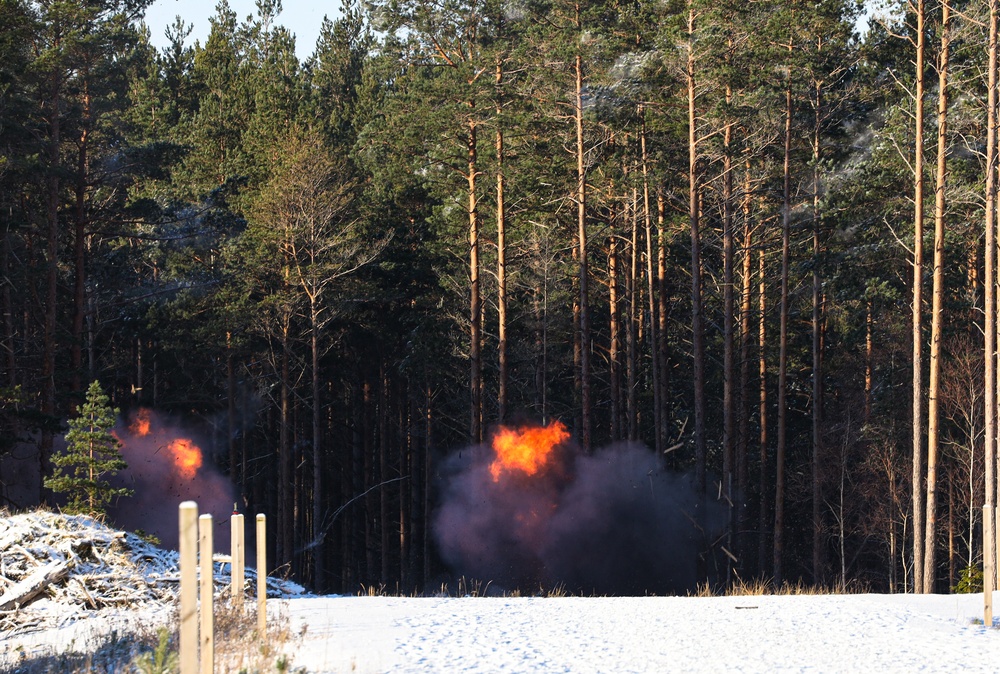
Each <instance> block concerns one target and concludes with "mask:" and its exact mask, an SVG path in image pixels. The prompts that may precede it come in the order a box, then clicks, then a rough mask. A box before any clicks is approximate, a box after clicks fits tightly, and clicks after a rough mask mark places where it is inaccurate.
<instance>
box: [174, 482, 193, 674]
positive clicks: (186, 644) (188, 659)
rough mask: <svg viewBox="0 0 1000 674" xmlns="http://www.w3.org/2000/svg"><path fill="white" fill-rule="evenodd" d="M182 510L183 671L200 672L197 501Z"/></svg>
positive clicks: (181, 643) (181, 612) (180, 513)
mask: <svg viewBox="0 0 1000 674" xmlns="http://www.w3.org/2000/svg"><path fill="white" fill-rule="evenodd" d="M179 510H180V512H179V513H178V519H179V521H180V541H179V542H180V545H179V546H178V548H179V550H178V552H179V553H180V567H181V569H180V571H181V597H180V604H181V605H180V619H181V629H180V650H181V662H180V664H181V674H198V504H197V503H195V502H194V501H184V502H183V503H181V505H180V508H179Z"/></svg>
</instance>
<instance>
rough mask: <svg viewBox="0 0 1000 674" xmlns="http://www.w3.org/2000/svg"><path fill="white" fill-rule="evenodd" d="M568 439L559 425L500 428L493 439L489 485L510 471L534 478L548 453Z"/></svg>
mask: <svg viewBox="0 0 1000 674" xmlns="http://www.w3.org/2000/svg"><path fill="white" fill-rule="evenodd" d="M568 439H569V431H567V430H566V426H564V425H563V424H562V423H561V422H559V421H554V422H552V423H551V424H549V425H548V426H523V427H521V428H506V427H503V426H502V427H501V428H500V430H499V431H497V434H496V435H495V436H494V437H493V451H494V452H495V453H496V458H495V459H494V460H493V463H492V464H490V475H492V476H493V481H494V482H497V481H499V479H500V474H501V473H504V472H507V473H511V472H514V471H518V472H521V473H523V474H525V475H534V474H536V473H537V472H538V471H539V470H541V469H542V468H543V467H544V466H545V465H547V463H548V461H549V457H550V456H551V455H552V451H553V450H554V449H555V448H556V447H558V446H559V445H561V444H562V443H564V442H566V441H567V440H568Z"/></svg>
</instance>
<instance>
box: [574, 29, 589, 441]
mask: <svg viewBox="0 0 1000 674" xmlns="http://www.w3.org/2000/svg"><path fill="white" fill-rule="evenodd" d="M577 21H578V22H579V17H578V18H577ZM575 75H576V92H575V94H576V96H575V99H574V100H575V106H574V108H575V110H574V114H575V120H574V121H575V123H576V224H577V231H578V238H579V251H578V253H577V254H578V256H579V264H580V279H579V290H580V333H579V339H580V423H581V426H580V445H581V446H582V447H583V450H584V451H590V430H591V418H590V417H591V404H590V293H589V290H588V275H589V270H588V265H587V170H586V164H585V155H584V143H583V57H582V56H581V55H580V54H577V55H576V61H575Z"/></svg>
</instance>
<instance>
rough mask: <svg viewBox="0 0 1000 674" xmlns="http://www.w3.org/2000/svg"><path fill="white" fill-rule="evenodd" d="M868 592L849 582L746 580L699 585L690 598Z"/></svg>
mask: <svg viewBox="0 0 1000 674" xmlns="http://www.w3.org/2000/svg"><path fill="white" fill-rule="evenodd" d="M866 591H867V590H866V589H865V588H864V587H863V586H861V585H860V584H858V583H854V582H849V583H847V584H844V583H839V582H838V583H836V584H834V585H809V584H807V583H805V582H803V581H802V580H801V579H799V580H798V581H796V582H794V583H790V582H788V581H785V582H783V583H782V584H781V585H779V586H775V585H774V582H773V581H771V580H769V579H763V578H753V579H750V580H744V579H742V578H739V577H737V579H736V580H735V581H734V582H732V583H730V584H729V585H727V586H725V587H721V588H719V587H713V586H712V585H711V584H710V583H708V582H705V583H698V586H697V587H696V589H695V590H694V591H693V592H689V593H688V596H689V597H760V596H764V595H773V596H799V595H810V596H816V595H829V594H860V593H863V592H866Z"/></svg>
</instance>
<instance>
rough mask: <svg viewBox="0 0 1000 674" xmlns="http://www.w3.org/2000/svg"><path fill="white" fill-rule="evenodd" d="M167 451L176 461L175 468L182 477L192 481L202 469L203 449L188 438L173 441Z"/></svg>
mask: <svg viewBox="0 0 1000 674" xmlns="http://www.w3.org/2000/svg"><path fill="white" fill-rule="evenodd" d="M167 449H168V450H169V451H170V454H171V456H172V457H173V460H174V467H175V468H177V472H178V473H179V474H180V476H181V477H183V478H185V479H188V480H190V479H191V478H193V477H194V476H195V474H196V473H197V472H198V469H199V468H201V449H199V447H198V445H196V444H194V443H193V442H191V441H190V440H188V439H186V438H178V439H176V440H173V441H172V442H171V443H170V444H169V445H167Z"/></svg>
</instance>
